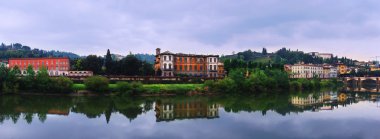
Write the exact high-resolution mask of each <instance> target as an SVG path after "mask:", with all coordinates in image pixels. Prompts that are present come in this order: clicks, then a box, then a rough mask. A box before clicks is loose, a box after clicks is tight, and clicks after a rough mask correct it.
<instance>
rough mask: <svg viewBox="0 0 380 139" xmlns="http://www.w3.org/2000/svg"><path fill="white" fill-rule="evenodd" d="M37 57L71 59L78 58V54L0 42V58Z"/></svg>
mask: <svg viewBox="0 0 380 139" xmlns="http://www.w3.org/2000/svg"><path fill="white" fill-rule="evenodd" d="M37 57H69V58H71V59H74V58H79V55H77V54H74V53H71V52H61V51H54V50H52V51H46V50H40V49H37V48H34V49H32V48H31V47H29V46H26V45H22V44H21V43H14V44H10V45H6V44H4V43H1V44H0V59H9V58H37Z"/></svg>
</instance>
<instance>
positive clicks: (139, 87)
mask: <svg viewBox="0 0 380 139" xmlns="http://www.w3.org/2000/svg"><path fill="white" fill-rule="evenodd" d="M143 92H144V87H143V84H142V83H141V82H132V83H131V90H130V92H129V94H131V95H137V94H139V93H143Z"/></svg>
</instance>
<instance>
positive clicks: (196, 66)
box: [155, 48, 224, 77]
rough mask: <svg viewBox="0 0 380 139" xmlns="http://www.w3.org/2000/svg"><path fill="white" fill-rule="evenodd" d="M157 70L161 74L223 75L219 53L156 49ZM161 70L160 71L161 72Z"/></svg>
mask: <svg viewBox="0 0 380 139" xmlns="http://www.w3.org/2000/svg"><path fill="white" fill-rule="evenodd" d="M155 71H156V74H158V75H160V76H166V77H168V76H180V75H186V76H192V77H223V76H224V65H223V63H221V62H220V61H219V55H195V54H183V53H176V54H174V53H171V52H169V51H165V52H163V53H161V49H160V48H157V49H156V60H155ZM159 71H160V72H159Z"/></svg>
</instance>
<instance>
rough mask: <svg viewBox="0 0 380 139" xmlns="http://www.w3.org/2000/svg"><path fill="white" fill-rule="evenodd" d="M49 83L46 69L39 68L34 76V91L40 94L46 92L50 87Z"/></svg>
mask: <svg viewBox="0 0 380 139" xmlns="http://www.w3.org/2000/svg"><path fill="white" fill-rule="evenodd" d="M51 83H52V82H51V79H50V77H49V73H48V71H47V69H46V68H45V67H41V68H40V70H39V71H38V72H37V76H36V89H37V90H38V91H41V92H48V91H50V89H51V87H52V84H51Z"/></svg>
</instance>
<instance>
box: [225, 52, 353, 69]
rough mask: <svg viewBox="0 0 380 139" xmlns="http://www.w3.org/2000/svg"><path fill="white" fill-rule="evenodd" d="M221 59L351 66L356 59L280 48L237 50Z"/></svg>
mask: <svg viewBox="0 0 380 139" xmlns="http://www.w3.org/2000/svg"><path fill="white" fill-rule="evenodd" d="M221 59H222V60H227V59H238V60H242V61H244V62H254V63H255V62H256V63H276V64H295V63H298V62H304V63H312V64H323V63H327V64H336V63H338V62H341V63H344V64H346V65H349V66H352V65H354V62H355V61H356V60H353V59H349V58H346V57H341V58H338V57H337V56H335V57H333V58H331V59H325V60H324V59H322V58H319V57H313V56H311V55H309V54H307V53H304V52H303V51H298V50H296V51H293V50H290V49H286V48H282V49H280V50H278V51H276V52H273V53H267V51H266V49H265V48H264V49H263V51H262V52H255V51H251V50H247V51H243V52H238V53H236V54H233V55H227V56H223V57H222V58H221Z"/></svg>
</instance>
